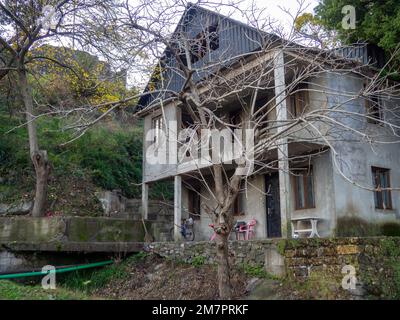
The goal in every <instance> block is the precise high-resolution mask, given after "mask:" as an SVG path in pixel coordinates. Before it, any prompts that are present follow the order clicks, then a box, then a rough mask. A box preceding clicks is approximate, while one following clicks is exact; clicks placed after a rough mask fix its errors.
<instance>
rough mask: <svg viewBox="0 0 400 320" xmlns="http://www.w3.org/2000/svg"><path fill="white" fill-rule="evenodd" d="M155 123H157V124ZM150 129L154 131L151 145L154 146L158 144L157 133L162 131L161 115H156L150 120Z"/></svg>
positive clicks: (162, 121)
mask: <svg viewBox="0 0 400 320" xmlns="http://www.w3.org/2000/svg"><path fill="white" fill-rule="evenodd" d="M157 122H159V123H158V124H157ZM151 129H152V130H154V131H153V143H154V144H156V145H157V144H158V143H159V140H160V139H159V137H160V136H159V132H160V131H162V130H164V118H163V115H162V114H160V115H157V116H154V117H152V118H151Z"/></svg>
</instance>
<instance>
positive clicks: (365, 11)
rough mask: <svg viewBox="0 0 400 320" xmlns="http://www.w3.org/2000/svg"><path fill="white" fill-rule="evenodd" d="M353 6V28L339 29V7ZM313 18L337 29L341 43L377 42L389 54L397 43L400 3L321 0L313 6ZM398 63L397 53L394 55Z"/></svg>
mask: <svg viewBox="0 0 400 320" xmlns="http://www.w3.org/2000/svg"><path fill="white" fill-rule="evenodd" d="M345 5H352V6H354V7H355V9H356V28H355V29H348V30H345V29H343V28H342V19H343V16H344V15H343V14H342V8H343V7H344V6H345ZM314 11H315V13H316V18H317V19H318V20H319V21H320V22H321V24H322V25H323V26H324V27H325V28H327V29H328V30H336V31H337V32H338V37H339V38H340V39H341V40H342V41H343V42H344V43H348V44H349V43H355V42H359V41H362V42H368V43H372V44H376V45H377V46H379V47H380V48H382V49H384V50H385V51H386V52H387V53H388V54H389V53H392V52H393V51H394V50H395V49H396V48H398V44H399V43H400V2H399V1H397V0H387V1H379V0H321V1H320V3H319V5H318V6H317V7H316V8H315V9H314ZM397 59H398V61H397V64H398V63H399V62H400V60H399V59H400V56H399V55H397Z"/></svg>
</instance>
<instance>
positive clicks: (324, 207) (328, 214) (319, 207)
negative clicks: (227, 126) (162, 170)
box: [290, 152, 336, 236]
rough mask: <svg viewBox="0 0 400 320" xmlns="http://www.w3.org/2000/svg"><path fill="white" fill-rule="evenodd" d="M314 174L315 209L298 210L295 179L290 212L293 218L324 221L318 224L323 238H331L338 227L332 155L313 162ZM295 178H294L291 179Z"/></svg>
mask: <svg viewBox="0 0 400 320" xmlns="http://www.w3.org/2000/svg"><path fill="white" fill-rule="evenodd" d="M311 165H312V166H313V174H314V181H313V182H314V199H315V208H310V209H301V210H296V205H295V197H294V184H293V179H290V185H291V192H290V194H291V195H292V196H291V198H290V212H291V216H292V218H300V217H306V216H313V217H318V218H321V219H324V220H323V221H321V222H319V224H318V232H319V233H320V235H321V236H330V235H331V234H332V232H333V230H334V228H335V226H336V223H335V222H336V218H335V216H336V215H335V202H336V198H335V194H336V193H335V188H334V183H333V172H332V163H331V154H330V152H326V153H324V154H323V155H321V156H319V157H316V158H314V159H313V160H312V161H311ZM291 178H293V177H291Z"/></svg>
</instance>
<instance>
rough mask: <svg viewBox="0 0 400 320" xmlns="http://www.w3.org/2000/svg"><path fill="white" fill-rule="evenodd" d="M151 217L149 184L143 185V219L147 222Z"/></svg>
mask: <svg viewBox="0 0 400 320" xmlns="http://www.w3.org/2000/svg"><path fill="white" fill-rule="evenodd" d="M148 215H149V184H148V183H144V182H143V184H142V217H143V219H144V220H147V218H148Z"/></svg>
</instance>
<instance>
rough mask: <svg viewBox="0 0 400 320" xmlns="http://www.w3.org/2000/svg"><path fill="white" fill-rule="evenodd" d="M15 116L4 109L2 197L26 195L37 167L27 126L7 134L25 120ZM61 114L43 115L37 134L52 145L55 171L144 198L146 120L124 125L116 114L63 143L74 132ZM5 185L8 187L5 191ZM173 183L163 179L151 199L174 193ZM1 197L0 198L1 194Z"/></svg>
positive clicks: (0, 127)
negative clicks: (30, 153)
mask: <svg viewBox="0 0 400 320" xmlns="http://www.w3.org/2000/svg"><path fill="white" fill-rule="evenodd" d="M22 121H23V120H22V119H21V120H19V119H18V118H16V117H9V116H7V115H5V114H4V113H1V112H0V160H1V166H0V176H1V177H2V178H3V179H5V181H4V182H3V183H2V186H1V188H2V197H5V198H12V197H21V195H22V193H26V192H30V191H31V190H32V189H33V181H34V180H33V179H34V171H33V168H32V164H31V162H30V159H29V150H28V144H27V140H28V137H27V132H26V129H25V128H24V127H21V128H18V129H16V130H14V131H12V132H10V133H8V134H5V133H6V132H7V131H8V130H10V129H12V128H14V127H15V126H18V125H19V124H20V123H22ZM63 126H64V123H63V122H62V120H60V119H57V118H54V117H48V118H44V117H43V118H39V119H38V136H39V139H40V141H41V144H42V145H43V146H44V147H45V148H46V150H48V155H49V158H50V160H51V162H52V164H53V175H55V176H65V177H69V178H70V179H69V180H71V181H72V180H73V179H72V178H75V180H79V179H83V180H84V179H86V178H87V177H88V178H89V179H90V180H91V181H92V182H93V183H94V184H95V185H96V186H98V187H101V188H103V189H107V190H113V189H119V190H121V192H122V194H123V195H125V196H127V197H132V198H134V197H136V198H140V194H141V187H140V185H139V184H140V183H141V179H142V130H143V129H142V126H141V124H140V123H137V124H136V125H132V126H130V127H127V126H122V125H120V124H119V123H118V122H116V121H114V120H110V121H109V122H108V123H106V124H102V125H98V126H97V127H94V128H93V129H92V130H90V131H88V132H87V133H86V134H85V135H84V136H82V137H81V138H80V139H78V140H76V141H74V142H73V143H71V144H70V145H67V146H66V147H60V144H61V143H63V142H65V141H67V140H68V138H70V136H69V133H68V132H66V131H61V128H62V127H63ZM3 191H4V193H3ZM172 195H173V188H172V187H171V184H168V183H165V182H164V183H158V184H154V186H153V187H152V188H151V190H150V197H151V198H152V199H163V198H166V199H171V196H172ZM0 200H1V199H0Z"/></svg>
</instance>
